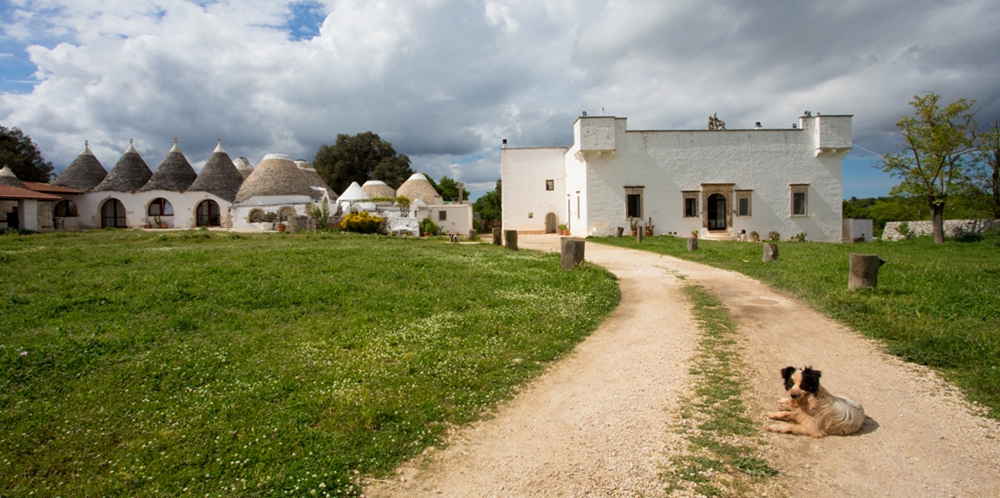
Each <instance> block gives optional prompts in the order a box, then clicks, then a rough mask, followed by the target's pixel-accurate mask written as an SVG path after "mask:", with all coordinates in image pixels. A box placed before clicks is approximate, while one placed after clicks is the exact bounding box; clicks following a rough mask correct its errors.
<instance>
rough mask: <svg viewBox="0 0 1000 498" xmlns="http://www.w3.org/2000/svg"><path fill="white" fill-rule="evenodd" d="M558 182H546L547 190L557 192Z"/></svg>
mask: <svg viewBox="0 0 1000 498" xmlns="http://www.w3.org/2000/svg"><path fill="white" fill-rule="evenodd" d="M555 189H556V181H555V180H545V190H555Z"/></svg>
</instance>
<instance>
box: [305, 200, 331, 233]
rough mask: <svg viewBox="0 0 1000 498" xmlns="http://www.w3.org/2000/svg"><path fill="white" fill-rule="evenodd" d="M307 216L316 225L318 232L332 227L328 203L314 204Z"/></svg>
mask: <svg viewBox="0 0 1000 498" xmlns="http://www.w3.org/2000/svg"><path fill="white" fill-rule="evenodd" d="M306 214H308V215H309V219H311V220H313V222H314V223H316V229H317V230H324V229H326V228H328V227H329V226H330V206H329V205H327V203H326V202H321V203H319V204H312V205H311V206H309V209H307V210H306Z"/></svg>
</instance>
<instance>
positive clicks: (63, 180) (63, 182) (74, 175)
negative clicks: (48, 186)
mask: <svg viewBox="0 0 1000 498" xmlns="http://www.w3.org/2000/svg"><path fill="white" fill-rule="evenodd" d="M107 176H108V170H106V169H104V165H102V164H101V162H100V161H98V160H97V157H96V156H94V153H93V152H90V143H89V142H84V143H83V152H81V153H80V155H78V156H76V159H74V160H73V162H71V163H69V166H66V169H65V170H63V172H62V173H61V174H60V175H59V177H58V178H56V179H55V181H53V182H52V184H53V185H55V186H57V187H68V188H74V189H77V190H81V191H83V192H90V191H91V190H93V189H94V188H95V187H97V186H98V185H100V184H101V182H102V181H104V179H105V178H106V177H107Z"/></svg>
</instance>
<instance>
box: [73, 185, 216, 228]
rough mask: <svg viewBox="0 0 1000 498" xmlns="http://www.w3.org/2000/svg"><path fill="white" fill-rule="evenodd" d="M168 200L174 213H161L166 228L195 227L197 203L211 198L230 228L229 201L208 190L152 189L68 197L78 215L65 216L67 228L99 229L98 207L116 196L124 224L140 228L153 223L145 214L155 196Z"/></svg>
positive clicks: (99, 212) (99, 215)
mask: <svg viewBox="0 0 1000 498" xmlns="http://www.w3.org/2000/svg"><path fill="white" fill-rule="evenodd" d="M160 197H162V198H164V199H166V200H168V201H170V205H171V206H172V207H173V210H174V214H173V216H160V218H161V221H162V222H165V223H166V224H167V227H168V228H194V227H196V226H197V219H196V217H197V208H198V204H199V203H201V202H202V201H204V200H207V199H210V200H213V201H215V202H216V203H217V204H218V205H219V214H220V221H221V224H222V226H223V227H231V226H232V225H231V220H230V218H229V205H230V203H229V201H227V200H225V199H222V198H221V197H218V196H216V195H215V194H210V193H208V192H170V191H166V190H152V191H149V192H135V193H132V192H88V193H86V194H81V195H79V196H68V198H69V200H72V201H73V202H75V203H76V207H77V212H78V213H79V217H77V218H76V219H75V220H74V219H72V218H66V220H67V221H66V228H100V227H101V207H102V206H103V205H104V203H105V202H106V201H108V200H109V199H118V200H119V201H121V203H122V205H123V206H124V207H125V215H126V216H125V218H126V219H125V223H126V225H127V227H128V228H141V227H144V226H145V225H146V223H152V222H153V217H152V216H147V214H146V213H148V212H149V204H150V203H151V202H152V201H153V200H155V199H158V198H160Z"/></svg>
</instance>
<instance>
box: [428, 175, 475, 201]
mask: <svg viewBox="0 0 1000 498" xmlns="http://www.w3.org/2000/svg"><path fill="white" fill-rule="evenodd" d="M431 185H435V187H436V190H437V191H438V193H439V194H441V197H443V198H444V200H446V201H457V200H458V182H456V181H455V180H452V179H451V178H448V176H447V175H446V176H442V177H441V179H440V180H439V181H438V182H437V184H434V183H432V184H431ZM469 195H470V194H469V191H468V190H465V187H462V199H463V200H468V199H469Z"/></svg>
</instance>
